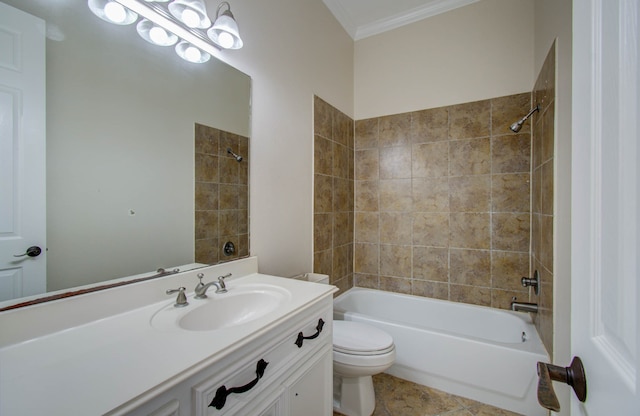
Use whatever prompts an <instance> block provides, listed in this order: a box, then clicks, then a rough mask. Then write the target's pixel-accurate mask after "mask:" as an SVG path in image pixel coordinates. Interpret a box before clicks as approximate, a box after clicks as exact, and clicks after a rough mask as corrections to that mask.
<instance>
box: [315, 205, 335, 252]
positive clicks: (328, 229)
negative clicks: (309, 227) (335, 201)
mask: <svg viewBox="0 0 640 416" xmlns="http://www.w3.org/2000/svg"><path fill="white" fill-rule="evenodd" d="M333 216H334V214H332V213H325V214H313V251H314V252H315V251H323V250H328V249H330V248H331V247H332V244H331V242H332V240H333V234H332V229H333Z"/></svg>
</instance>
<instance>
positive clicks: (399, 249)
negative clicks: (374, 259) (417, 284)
mask: <svg viewBox="0 0 640 416" xmlns="http://www.w3.org/2000/svg"><path fill="white" fill-rule="evenodd" d="M380 274H381V275H385V276H394V277H406V278H410V277H411V246H398V245H390V244H380Z"/></svg>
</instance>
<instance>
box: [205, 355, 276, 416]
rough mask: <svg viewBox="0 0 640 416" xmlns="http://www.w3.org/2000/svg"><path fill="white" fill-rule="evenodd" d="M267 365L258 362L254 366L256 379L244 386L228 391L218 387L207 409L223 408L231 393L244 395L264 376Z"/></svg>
mask: <svg viewBox="0 0 640 416" xmlns="http://www.w3.org/2000/svg"><path fill="white" fill-rule="evenodd" d="M267 365H269V363H268V362H266V361H265V360H262V359H261V360H260V361H258V364H257V365H256V378H255V379H253V381H251V382H250V383H248V384H245V385H244V386H240V387H231V388H230V389H227V388H226V387H225V386H220V387H219V388H218V390H216V396H215V397H214V398H213V400H211V403H209V407H215V408H216V409H218V410H220V409H222V408H223V407H224V404H225V403H226V402H227V396H228V395H230V394H231V393H246V392H248V391H249V390H251V389H252V388H254V387H255V385H256V384H258V381H260V379H261V378H262V376H263V375H264V370H265V368H267Z"/></svg>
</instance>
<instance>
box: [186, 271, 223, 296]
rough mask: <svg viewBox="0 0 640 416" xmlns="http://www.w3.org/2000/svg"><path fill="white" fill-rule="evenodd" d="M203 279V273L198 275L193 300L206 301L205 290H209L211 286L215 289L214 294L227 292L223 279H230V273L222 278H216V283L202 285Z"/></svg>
mask: <svg viewBox="0 0 640 416" xmlns="http://www.w3.org/2000/svg"><path fill="white" fill-rule="evenodd" d="M203 277H204V273H198V279H200V282H199V283H198V284H197V285H196V289H195V293H196V295H195V296H194V298H195V299H206V298H207V289H209V288H210V287H211V286H215V287H216V293H226V292H227V286H226V285H225V284H224V279H226V278H227V277H231V273H228V274H225V275H224V276H218V280H217V281H213V282H210V283H207V284H204V283H202V278H203Z"/></svg>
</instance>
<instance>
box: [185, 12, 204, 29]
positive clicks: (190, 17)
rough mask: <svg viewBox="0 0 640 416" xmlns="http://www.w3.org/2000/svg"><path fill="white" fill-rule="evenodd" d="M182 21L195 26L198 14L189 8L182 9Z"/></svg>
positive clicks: (198, 21) (197, 22)
mask: <svg viewBox="0 0 640 416" xmlns="http://www.w3.org/2000/svg"><path fill="white" fill-rule="evenodd" d="M182 21H183V22H184V24H185V25H187V26H189V27H197V26H198V25H199V24H200V16H199V15H198V13H196V12H194V11H193V10H191V9H184V11H183V12H182Z"/></svg>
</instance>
